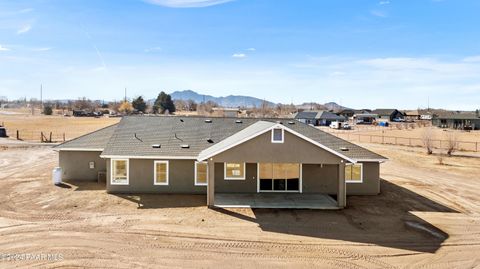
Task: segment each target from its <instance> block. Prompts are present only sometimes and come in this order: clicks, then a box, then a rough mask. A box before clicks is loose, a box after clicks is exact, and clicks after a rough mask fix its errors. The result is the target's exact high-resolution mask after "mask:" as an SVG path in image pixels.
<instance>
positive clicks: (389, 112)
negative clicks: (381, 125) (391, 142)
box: [371, 108, 405, 121]
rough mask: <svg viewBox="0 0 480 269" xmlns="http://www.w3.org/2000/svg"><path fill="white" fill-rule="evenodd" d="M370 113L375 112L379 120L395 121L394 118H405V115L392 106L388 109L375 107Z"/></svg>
mask: <svg viewBox="0 0 480 269" xmlns="http://www.w3.org/2000/svg"><path fill="white" fill-rule="evenodd" d="M371 114H377V115H378V119H379V120H384V121H385V120H388V121H395V120H396V119H402V120H403V119H405V115H404V114H403V113H402V112H401V111H399V110H397V109H393V108H388V109H375V110H373V111H372V112H371Z"/></svg>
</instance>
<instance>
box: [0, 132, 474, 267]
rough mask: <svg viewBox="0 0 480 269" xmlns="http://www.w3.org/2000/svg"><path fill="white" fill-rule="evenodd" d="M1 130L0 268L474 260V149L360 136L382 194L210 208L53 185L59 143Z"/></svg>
mask: <svg viewBox="0 0 480 269" xmlns="http://www.w3.org/2000/svg"><path fill="white" fill-rule="evenodd" d="M7 141H10V142H8V143H7V142H5V140H4V139H3V140H1V139H0V144H1V145H2V146H0V171H1V173H0V195H1V197H2V198H3V199H2V200H1V201H0V247H1V253H0V255H2V254H3V257H5V254H52V255H55V254H57V255H60V256H57V259H56V260H36V261H35V260H17V261H11V260H8V259H5V258H4V259H3V260H2V259H1V257H2V256H0V267H1V268H14V267H24V268H31V267H34V266H37V267H41V268H59V267H64V268H72V267H82V268H84V267H87V268H94V267H95V268H96V267H102V268H152V267H156V268H167V267H169V268H170V267H189V268H193V267H195V268H198V267H203V268H205V267H230V268H252V267H253V268H256V267H263V268H268V267H284V268H287V267H289V268H291V267H295V268H305V267H315V268H479V266H480V257H479V255H478V254H479V253H480V199H479V198H478V197H479V193H480V184H479V180H480V158H479V156H475V155H467V154H462V153H459V154H462V155H460V156H456V157H451V158H445V159H444V165H438V164H437V163H438V159H437V157H436V156H426V155H424V154H423V153H422V152H421V149H415V148H407V147H398V146H383V145H376V144H371V145H368V144H366V145H365V146H367V147H369V148H371V149H372V150H375V151H376V152H378V153H380V154H383V155H385V156H387V157H388V158H390V161H389V162H387V163H385V164H383V165H382V178H383V180H382V183H381V185H382V193H381V195H378V196H370V197H357V196H352V197H348V205H349V207H348V208H347V209H345V210H342V211H314V210H250V209H235V210H222V209H217V210H212V209H208V208H206V207H205V206H204V204H205V200H206V197H205V196H202V195H199V196H187V195H140V196H127V195H109V194H106V193H105V191H104V190H103V188H104V186H102V185H99V184H96V183H82V184H79V183H75V182H71V183H67V184H64V185H62V186H59V187H57V186H54V185H53V184H51V181H50V176H51V171H52V168H53V167H55V166H56V165H57V153H55V152H53V151H52V150H51V148H50V147H47V146H27V145H23V144H18V143H16V144H12V143H11V140H7Z"/></svg>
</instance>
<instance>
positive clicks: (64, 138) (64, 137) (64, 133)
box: [63, 133, 65, 142]
mask: <svg viewBox="0 0 480 269" xmlns="http://www.w3.org/2000/svg"><path fill="white" fill-rule="evenodd" d="M63 142H65V133H63Z"/></svg>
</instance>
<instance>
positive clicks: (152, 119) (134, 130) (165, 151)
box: [102, 116, 386, 159]
mask: <svg viewBox="0 0 480 269" xmlns="http://www.w3.org/2000/svg"><path fill="white" fill-rule="evenodd" d="M206 119H211V122H209V123H207V122H205V120H206ZM238 120H241V121H242V122H241V123H237V122H236V121H238ZM288 121H292V120H291V119H254V118H204V117H181V116H132V117H124V118H123V119H122V120H121V121H120V123H118V127H117V128H116V129H115V132H114V133H113V135H112V136H111V138H110V140H109V141H108V143H107V146H106V147H105V149H104V151H103V153H102V155H103V156H111V155H113V156H132V157H133V156H147V157H148V156H151V157H160V156H163V157H185V158H188V157H192V158H197V157H198V155H199V154H200V153H201V152H202V151H204V150H206V149H207V148H210V147H213V146H215V147H216V148H217V147H219V146H216V145H218V144H223V145H227V144H229V143H232V141H233V140H235V139H240V138H241V137H243V135H242V134H243V133H250V132H252V131H255V130H257V128H265V126H269V125H272V123H277V122H282V123H283V124H284V126H285V127H286V128H290V129H291V130H293V131H295V132H297V133H300V134H302V135H303V136H306V137H308V138H309V139H312V140H314V141H316V142H318V143H320V144H322V145H324V146H326V147H328V148H330V149H332V150H333V151H335V152H337V153H338V154H341V155H344V156H347V157H348V158H351V159H386V158H384V157H382V156H380V155H378V154H376V153H373V152H371V151H369V150H367V149H364V148H362V147H360V146H357V145H355V144H352V143H350V142H348V141H345V140H343V139H340V138H338V137H336V136H333V135H331V134H328V133H326V132H323V131H321V130H319V129H317V128H314V127H312V126H309V125H307V124H303V123H301V122H297V121H294V124H288ZM250 126H251V127H250ZM272 126H273V125H272ZM242 130H245V131H243V132H242V133H240V135H239V134H238V133H239V132H241V131H242ZM208 140H211V142H213V143H211V142H209V141H208ZM152 145H160V148H154V147H152ZM182 145H188V146H189V147H188V148H182ZM342 148H348V151H342Z"/></svg>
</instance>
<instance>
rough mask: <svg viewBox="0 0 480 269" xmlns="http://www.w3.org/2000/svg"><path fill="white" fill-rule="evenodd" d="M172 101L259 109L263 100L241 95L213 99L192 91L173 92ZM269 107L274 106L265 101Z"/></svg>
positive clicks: (213, 97)
mask: <svg viewBox="0 0 480 269" xmlns="http://www.w3.org/2000/svg"><path fill="white" fill-rule="evenodd" d="M170 95H171V96H172V99H173V100H193V101H195V102H197V103H201V102H207V101H213V102H215V103H217V104H219V105H220V106H222V107H253V106H255V107H260V106H261V105H262V103H263V101H264V100H262V99H259V98H255V97H251V96H243V95H229V96H225V97H222V96H221V97H215V96H211V95H202V94H199V93H197V92H194V91H192V90H185V91H175V92H172V93H171V94H170ZM266 102H267V104H268V105H269V106H275V103H273V102H269V101H266Z"/></svg>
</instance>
